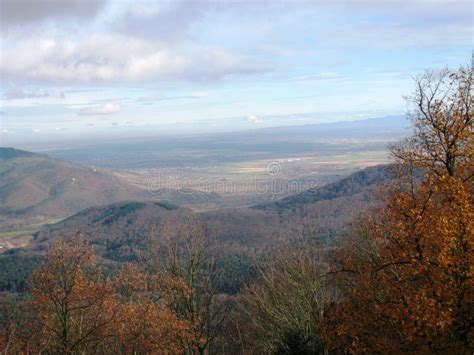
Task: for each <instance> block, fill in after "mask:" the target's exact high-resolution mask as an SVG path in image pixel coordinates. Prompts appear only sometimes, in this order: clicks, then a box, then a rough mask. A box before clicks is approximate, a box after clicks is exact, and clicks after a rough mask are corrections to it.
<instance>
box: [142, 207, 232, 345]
mask: <svg viewBox="0 0 474 355" xmlns="http://www.w3.org/2000/svg"><path fill="white" fill-rule="evenodd" d="M159 232H160V237H161V238H160V239H159V241H158V239H157V238H151V239H150V241H149V245H148V247H147V250H145V252H144V253H143V262H144V263H145V264H146V265H147V266H148V268H150V270H153V272H158V273H161V274H163V275H166V276H167V277H168V278H170V279H175V280H181V281H182V282H183V283H184V285H185V286H186V290H187V292H188V294H187V295H186V297H183V296H180V295H179V293H178V294H176V295H175V297H174V300H173V301H172V302H171V303H170V307H171V308H172V309H173V310H174V311H175V312H176V314H177V315H178V318H179V319H181V320H185V321H187V322H189V324H190V325H191V331H192V332H193V334H194V337H193V339H194V340H193V342H190V343H189V344H188V345H189V346H188V349H187V352H188V353H196V352H197V353H200V354H205V353H209V352H210V351H211V348H212V346H213V343H214V342H215V340H216V338H217V337H218V336H219V335H221V331H222V329H221V324H222V322H223V320H224V317H225V315H226V309H227V305H228V297H227V296H225V295H221V294H219V291H218V289H217V286H216V284H215V280H216V279H217V277H216V275H215V273H216V272H217V271H216V268H215V264H214V258H213V251H212V246H211V242H210V240H209V238H208V237H207V236H206V233H205V226H204V225H203V224H202V222H201V221H200V220H199V219H198V218H196V217H195V216H193V215H191V214H189V215H181V216H170V217H169V218H168V219H167V220H165V221H163V222H162V224H161V225H160V231H159ZM151 234H153V233H151Z"/></svg>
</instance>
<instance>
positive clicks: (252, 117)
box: [247, 115, 263, 124]
mask: <svg viewBox="0 0 474 355" xmlns="http://www.w3.org/2000/svg"><path fill="white" fill-rule="evenodd" d="M247 121H249V122H251V123H255V124H258V123H262V122H263V120H262V119H260V118H258V117H257V116H255V115H249V116H247Z"/></svg>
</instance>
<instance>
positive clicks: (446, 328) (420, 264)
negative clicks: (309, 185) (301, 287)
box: [323, 69, 474, 353]
mask: <svg viewBox="0 0 474 355" xmlns="http://www.w3.org/2000/svg"><path fill="white" fill-rule="evenodd" d="M472 79H473V78H472V72H471V71H467V70H464V69H461V70H460V71H459V72H457V73H448V72H446V73H444V75H442V76H441V77H438V78H435V77H434V76H432V75H431V74H427V75H426V76H424V77H422V78H421V79H420V81H418V82H417V89H418V91H417V92H416V93H415V95H414V97H413V98H412V99H413V100H414V102H415V103H416V104H417V111H416V112H415V113H413V114H412V120H413V122H414V126H415V135H414V137H412V138H411V139H410V140H409V141H407V142H405V143H402V144H401V145H399V146H398V147H396V148H394V149H393V150H392V152H393V154H394V156H395V158H396V159H397V161H398V162H399V163H400V164H402V165H403V166H406V167H407V169H405V171H413V167H419V168H420V167H421V168H422V169H423V171H424V173H425V177H424V179H423V180H422V181H421V182H420V183H417V184H413V179H410V178H408V179H405V177H404V179H403V180H402V182H401V183H400V184H399V185H398V188H397V189H395V190H394V191H392V193H391V194H390V196H389V197H388V198H387V200H386V201H385V204H384V206H383V207H382V208H380V209H378V210H375V211H373V212H371V213H369V214H368V215H367V216H366V217H365V218H364V219H363V220H362V221H361V222H360V224H359V226H358V227H357V228H356V229H355V230H354V231H353V234H352V238H351V239H350V240H349V241H348V245H347V246H346V248H345V249H344V250H341V251H340V255H339V262H340V265H339V269H340V270H345V271H348V270H349V271H352V272H350V273H348V272H340V273H337V276H336V278H335V281H336V282H338V284H339V287H340V288H341V289H342V290H343V291H344V294H345V296H346V299H344V300H343V301H342V302H340V303H338V304H334V305H333V307H334V308H333V310H332V316H331V317H330V318H329V319H328V321H327V323H326V326H327V327H326V328H323V331H324V332H325V335H326V337H327V339H329V340H330V344H331V345H332V346H333V347H334V348H336V349H341V350H344V351H349V352H355V353H359V352H367V351H369V352H426V351H430V352H434V351H441V352H452V353H464V352H468V349H471V350H472V347H473V346H474V344H473V343H472V339H473V337H474V336H473V331H472V329H471V328H472V320H473V318H474V314H473V310H474V303H473V301H474V295H473V291H472V290H473V289H474V284H473V279H472V277H473V271H474V270H473V246H474V245H473V244H474V238H473V236H474V233H473V229H474V222H473V221H474V203H473V202H474V201H473V190H474V188H473V185H474V184H473V182H472V172H473V170H474V169H473V168H474V167H473V162H472V154H473V135H474V133H473V131H472V128H473V126H472V97H471V92H470V88H471V84H472ZM406 182H408V183H406Z"/></svg>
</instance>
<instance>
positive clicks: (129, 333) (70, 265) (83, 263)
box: [0, 236, 194, 354]
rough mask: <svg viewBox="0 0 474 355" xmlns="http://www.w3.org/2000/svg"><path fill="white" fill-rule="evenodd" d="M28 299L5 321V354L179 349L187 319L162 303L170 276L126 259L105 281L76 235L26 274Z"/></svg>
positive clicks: (169, 295)
mask: <svg viewBox="0 0 474 355" xmlns="http://www.w3.org/2000/svg"><path fill="white" fill-rule="evenodd" d="M31 283H32V289H31V291H30V296H31V300H29V301H25V302H22V303H21V304H20V308H21V313H22V314H21V316H16V317H15V318H13V317H9V319H8V318H7V323H8V324H6V326H4V327H3V329H6V331H5V332H3V334H1V335H0V341H1V342H2V344H1V345H2V346H1V349H4V350H5V352H6V353H19V352H22V353H41V352H47V353H62V354H76V353H157V352H165V353H172V354H174V353H181V352H182V351H183V350H184V349H185V348H186V346H187V344H188V343H189V342H192V341H194V339H193V335H192V334H191V332H190V329H191V327H190V324H189V322H187V321H185V320H179V319H178V317H177V314H176V313H175V312H174V311H173V309H172V308H171V307H170V304H171V301H172V300H173V298H174V295H175V294H179V295H184V296H185V297H186V295H187V291H186V290H187V288H186V286H185V285H184V283H183V282H182V281H180V280H177V279H171V278H169V277H166V276H163V275H160V274H157V273H154V274H150V273H147V272H145V271H143V270H141V269H140V268H139V267H137V266H134V265H130V264H126V265H124V266H123V267H121V268H120V269H119V270H118V271H117V272H116V274H115V275H114V276H113V277H110V278H105V277H104V276H103V275H102V272H101V270H100V268H99V267H98V266H97V265H96V264H95V263H94V254H93V250H92V247H91V246H90V245H88V244H87V243H85V242H84V241H83V240H82V239H81V238H80V236H76V238H75V239H74V240H70V241H66V240H64V239H61V240H59V241H57V242H56V243H55V244H54V245H53V247H52V248H51V250H50V251H49V252H48V253H47V255H46V257H45V262H44V263H42V264H41V265H40V266H39V267H38V268H37V269H36V271H35V272H34V273H33V274H32V276H31Z"/></svg>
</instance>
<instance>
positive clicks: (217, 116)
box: [0, 0, 474, 145]
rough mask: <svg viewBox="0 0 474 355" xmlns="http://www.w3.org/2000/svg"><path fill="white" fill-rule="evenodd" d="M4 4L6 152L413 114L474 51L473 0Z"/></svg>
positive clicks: (2, 134)
mask: <svg viewBox="0 0 474 355" xmlns="http://www.w3.org/2000/svg"><path fill="white" fill-rule="evenodd" d="M0 3H1V7H0V10H1V14H0V19H1V34H0V50H1V51H0V78H1V88H0V140H1V141H0V145H5V144H7V143H8V144H10V143H15V142H16V141H21V140H35V139H40V138H42V139H59V138H60V137H61V138H62V139H64V137H66V138H67V137H73V136H74V137H77V136H91V135H94V134H103V135H109V134H110V135H112V134H114V132H121V134H128V133H129V134H139V133H140V132H148V133H150V132H156V133H162V132H191V133H192V132H211V131H228V130H236V129H246V128H258V127H268V126H279V125H297V124H308V123H318V122H331V121H338V120H354V119H363V118H372V117H382V116H387V115H399V114H403V113H404V112H405V111H406V109H407V107H406V103H405V101H404V99H403V96H404V95H408V94H410V93H411V92H412V90H413V77H414V76H416V75H419V74H420V73H422V72H423V71H424V70H426V69H433V70H437V69H441V68H444V67H446V66H448V67H450V68H458V67H459V66H460V65H468V64H470V61H471V53H472V49H473V15H474V8H473V6H474V3H471V2H470V1H448V0H446V1H431V0H410V1H408V0H407V1H393V0H392V1H391V0H386V1H380V0H376V1H375V0H374V1H370V0H367V1H356V0H353V1H337V0H336V1H329V0H327V1H297V0H295V1H289V0H288V1H275V0H274V1H263V0H261V1H245V0H241V1H218V0H216V1H180V0H177V1H131V0H130V1H127V0H115V1H112V0H45V1H42V0H0ZM2 141H3V143H2Z"/></svg>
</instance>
